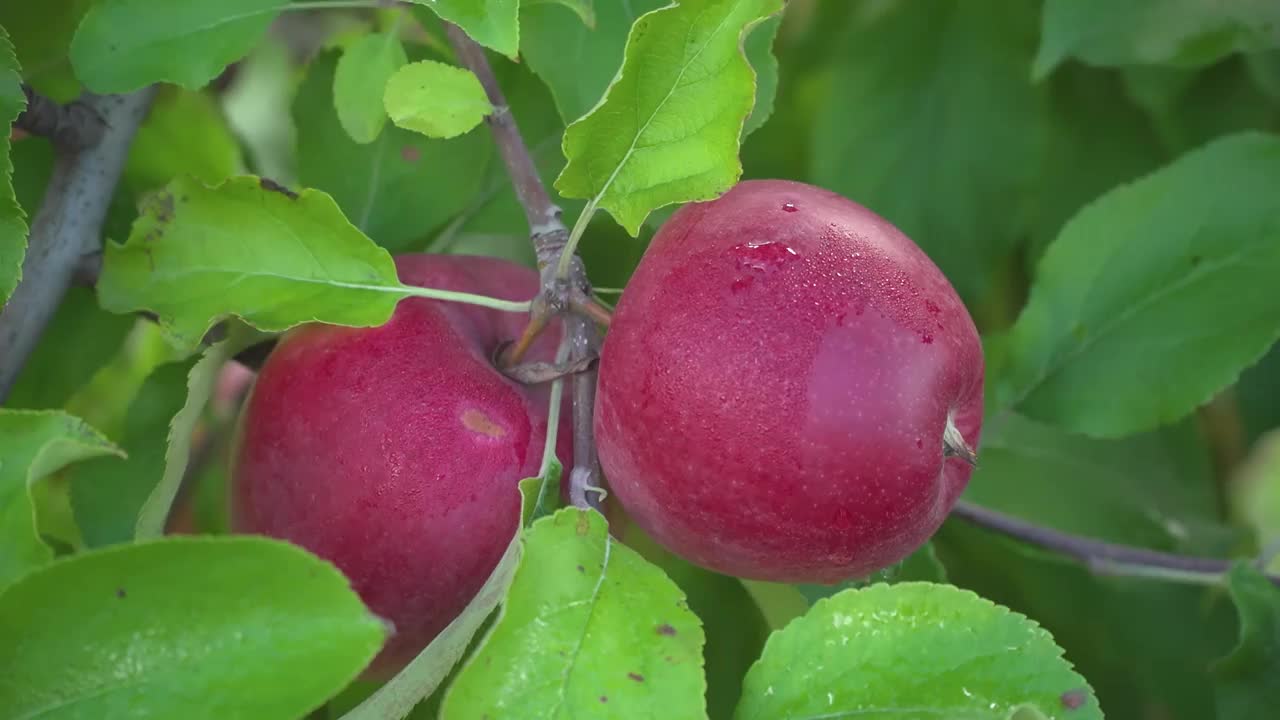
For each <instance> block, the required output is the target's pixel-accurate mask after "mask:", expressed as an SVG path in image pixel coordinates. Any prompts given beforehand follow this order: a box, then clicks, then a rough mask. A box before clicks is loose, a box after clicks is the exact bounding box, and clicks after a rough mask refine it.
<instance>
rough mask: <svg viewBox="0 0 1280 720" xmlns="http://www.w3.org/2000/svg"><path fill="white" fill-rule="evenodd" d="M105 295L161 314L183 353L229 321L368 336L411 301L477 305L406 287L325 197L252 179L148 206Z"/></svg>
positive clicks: (173, 192)
mask: <svg viewBox="0 0 1280 720" xmlns="http://www.w3.org/2000/svg"><path fill="white" fill-rule="evenodd" d="M97 287H98V297H99V300H100V302H101V303H102V306H103V307H104V308H106V309H107V310H110V311H112V312H133V311H136V310H141V309H148V310H152V311H154V312H155V313H156V314H157V315H158V316H159V318H160V322H161V324H162V325H163V327H164V328H165V329H166V330H167V332H168V333H169V335H170V336H171V337H172V338H173V339H174V341H175V344H177V345H178V346H180V347H183V348H194V347H195V345H196V344H197V343H198V342H200V339H201V337H202V336H203V335H204V333H205V332H206V331H207V330H208V329H209V328H210V327H212V326H213V324H214V323H215V322H217V321H218V320H219V319H221V318H224V317H227V316H229V315H236V316H238V317H240V318H242V319H244V320H245V321H246V322H248V323H249V324H251V325H253V326H254V327H256V328H258V329H259V330H264V331H267V332H275V331H283V330H287V329H288V328H290V327H293V326H295V325H299V324H302V323H305V322H310V321H318V322H324V323H330V324H335V325H348V326H355V327H364V326H374V325H380V324H382V323H384V322H386V321H387V319H388V318H390V317H391V313H392V311H393V310H394V309H395V306H396V303H397V302H398V301H399V300H400V299H401V298H402V297H405V296H408V295H422V296H431V297H438V298H441V299H465V298H473V297H474V296H470V295H466V294H464V293H449V292H443V291H434V290H423V289H419V288H410V287H406V286H404V285H401V284H400V281H399V280H398V279H397V276H396V270H395V264H394V262H393V261H392V259H391V256H390V255H389V254H388V253H387V252H386V251H385V250H383V249H382V248H380V247H378V246H376V245H374V244H373V243H371V242H369V239H368V238H366V237H365V236H364V235H363V234H361V233H360V231H359V230H356V229H355V228H354V227H352V226H351V224H350V223H348V222H347V219H346V218H345V217H343V216H342V212H341V211H340V210H339V209H338V206H337V205H336V204H334V202H333V199H332V198H330V197H329V196H328V195H325V194H324V193H322V192H320V191H317V190H304V191H302V193H301V194H298V193H294V192H292V191H289V190H287V189H284V188H281V187H279V186H277V185H274V184H272V183H270V182H269V181H266V180H259V179H258V178H254V177H239V178H233V179H232V180H229V181H227V182H226V183H223V184H222V185H220V186H218V187H216V188H209V187H206V186H204V185H202V184H200V183H198V182H195V181H192V180H190V179H187V178H179V179H177V180H175V181H174V182H172V183H170V185H169V186H168V187H167V188H166V189H165V190H164V191H163V192H159V193H156V194H155V195H152V196H149V197H148V198H147V199H146V202H145V205H144V207H143V209H142V215H141V216H140V217H139V218H138V221H137V222H136V223H134V226H133V232H132V234H131V235H130V236H129V240H128V242H127V243H125V244H124V245H118V244H115V243H111V244H108V246H107V249H106V255H105V259H104V263H103V268H102V275H101V277H100V278H99V280H98V286H97ZM493 303H494V304H493V305H492V306H493V307H500V308H504V309H515V307H514V306H515V305H517V304H516V303H502V302H499V301H493Z"/></svg>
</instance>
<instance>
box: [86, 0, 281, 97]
mask: <svg viewBox="0 0 1280 720" xmlns="http://www.w3.org/2000/svg"><path fill="white" fill-rule="evenodd" d="M288 2H289V0H222V1H221V2H171V1H170V0H99V1H98V2H96V3H94V4H93V6H92V7H90V8H89V11H88V12H87V13H85V15H84V19H83V20H81V21H80V26H79V28H78V29H77V30H76V34H75V37H74V38H73V39H72V41H71V65H72V67H74V68H75V72H76V77H78V78H79V79H80V81H81V82H83V83H84V84H85V86H86V87H88V88H89V89H90V90H93V91H94V92H98V93H125V92H132V91H133V90H137V89H139V88H142V87H144V86H146V85H150V84H152V83H156V82H169V83H173V84H176V85H181V86H182V87H185V88H188V89H190V90H196V89H199V88H201V87H204V86H205V85H206V84H207V83H208V82H209V81H210V80H212V79H214V78H215V77H217V76H218V74H219V73H221V72H222V70H223V69H224V68H225V67H226V66H227V65H230V64H231V63H233V62H235V61H236V60H239V59H240V58H242V57H244V56H245V55H246V54H247V53H248V52H249V51H250V50H251V49H252V48H253V46H254V45H255V44H256V43H257V42H258V41H259V40H261V39H262V36H263V35H264V34H265V33H266V31H267V27H268V26H269V25H270V24H271V21H272V20H274V19H275V16H276V14H277V13H278V12H279V11H280V10H281V8H283V7H284V6H285V5H288Z"/></svg>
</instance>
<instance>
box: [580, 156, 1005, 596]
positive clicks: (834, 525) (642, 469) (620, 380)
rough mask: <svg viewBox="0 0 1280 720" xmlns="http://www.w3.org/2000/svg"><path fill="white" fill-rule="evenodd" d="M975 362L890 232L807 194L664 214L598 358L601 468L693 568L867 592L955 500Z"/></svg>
mask: <svg viewBox="0 0 1280 720" xmlns="http://www.w3.org/2000/svg"><path fill="white" fill-rule="evenodd" d="M983 363H984V361H983V354H982V346H981V343H980V341H979V338H978V332H977V329H976V328H975V326H974V323H973V319H972V318H971V317H970V315H969V313H968V312H967V310H966V309H965V306H964V304H963V303H962V302H961V300H960V298H959V296H958V295H957V294H956V292H955V289H954V288H953V287H952V285H951V284H950V283H949V282H948V280H947V278H946V277H945V276H944V275H943V274H942V272H941V271H940V270H939V269H938V267H937V266H936V265H935V264H934V263H933V262H932V261H931V260H930V259H929V257H928V256H927V255H926V254H925V253H924V252H923V251H922V250H921V249H920V248H919V247H918V246H917V245H916V244H915V243H914V242H912V241H911V239H909V238H908V237H907V236H906V235H904V234H903V233H902V232H900V231H899V230H898V229H897V228H896V227H894V226H893V225H892V224H891V223H889V222H888V221H886V220H885V219H884V218H882V217H880V216H879V215H877V214H876V213H874V212H872V211H871V210H869V209H867V208H866V207H863V206H862V205H859V204H857V203H855V202H853V201H852V200H849V199H847V198H844V197H842V196H840V195H838V194H836V193H834V192H830V191H828V190H825V189H822V188H818V187H814V186H812V185H807V184H803V183H797V182H790V181H781V180H750V181H744V182H740V183H738V184H737V185H735V186H734V187H733V188H732V189H730V190H729V191H728V192H727V193H725V194H723V195H721V196H720V197H718V198H716V199H714V200H711V201H707V202H698V203H692V204H688V205H685V206H684V207H682V208H681V209H680V210H678V211H677V212H676V213H675V214H673V215H672V216H671V218H670V219H669V220H668V221H667V222H666V223H665V224H664V225H663V226H662V228H661V230H660V231H659V232H658V233H657V234H656V236H655V237H654V239H653V241H652V243H651V244H650V246H649V247H648V249H647V250H646V252H645V255H644V257H643V258H642V260H641V262H640V264H639V266H638V267H637V269H636V271H635V274H634V275H633V276H632V277H631V279H630V280H629V282H628V283H627V286H626V289H625V292H624V293H623V295H622V297H621V299H620V301H619V303H618V306H617V310H616V312H615V313H614V316H613V322H612V325H611V327H610V329H609V332H608V335H607V337H606V339H605V342H604V347H603V352H602V355H601V360H600V375H599V390H598V394H597V399H596V406H595V434H596V441H597V444H598V447H599V453H600V462H601V466H602V468H603V470H604V474H605V477H606V479H607V481H608V483H609V487H610V489H611V490H612V492H613V493H614V495H615V496H616V499H617V500H618V502H619V503H620V504H621V506H622V508H623V509H624V510H625V511H626V513H627V514H628V515H629V516H630V517H631V519H632V520H633V521H634V522H636V523H637V524H638V525H639V526H641V527H642V528H643V529H644V530H645V531H646V532H647V533H648V534H650V535H651V536H652V537H653V538H654V539H655V540H656V541H658V542H659V543H661V544H662V545H664V546H665V547H666V548H667V549H668V550H670V551H672V552H674V553H676V554H677V555H680V556H682V557H684V558H685V559H687V560H688V561H690V562H693V563H695V564H698V565H701V566H703V567H705V568H708V569H711V570H714V571H718V572H721V573H725V574H729V575H735V576H738V577H743V578H750V579H756V580H765V581H775V582H793V583H824V584H828V583H835V582H838V581H842V580H846V579H852V578H858V577H863V576H866V575H868V574H870V573H872V572H874V571H876V570H879V569H883V568H885V567H887V566H890V565H892V564H894V563H896V562H898V561H900V560H902V559H904V558H905V557H906V556H907V555H909V554H911V552H913V551H914V550H916V549H917V548H919V547H920V546H921V545H922V544H923V543H924V542H926V541H927V540H928V539H929V537H930V536H931V535H932V534H933V533H934V532H936V531H937V529H938V527H939V526H940V525H941V523H942V521H943V520H944V519H945V517H946V516H947V514H948V513H949V512H950V510H951V508H952V506H953V505H954V504H955V502H956V499H957V498H958V497H959V495H960V494H961V492H962V491H963V490H964V488H965V486H966V485H967V483H968V481H969V477H970V473H971V472H972V470H973V463H974V460H975V455H974V453H975V449H976V447H977V444H978V440H979V433H980V430H981V425H982V392H983V374H984V364H983Z"/></svg>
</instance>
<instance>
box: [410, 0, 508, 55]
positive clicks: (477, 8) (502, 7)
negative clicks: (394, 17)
mask: <svg viewBox="0 0 1280 720" xmlns="http://www.w3.org/2000/svg"><path fill="white" fill-rule="evenodd" d="M410 2H413V3H416V4H418V5H425V6H427V7H429V8H431V9H432V10H433V11H434V12H435V14H437V15H439V16H440V17H441V19H443V20H447V21H449V22H451V23H453V24H455V25H457V26H458V27H460V28H462V29H463V31H465V32H466V33H467V35H469V36H471V38H472V39H473V40H475V41H476V42H478V43H480V44H481V45H484V46H485V47H487V48H492V49H494V50H497V51H498V52H500V53H502V54H503V55H506V56H508V57H514V56H515V55H516V52H517V50H518V49H519V47H520V27H519V15H520V0H410Z"/></svg>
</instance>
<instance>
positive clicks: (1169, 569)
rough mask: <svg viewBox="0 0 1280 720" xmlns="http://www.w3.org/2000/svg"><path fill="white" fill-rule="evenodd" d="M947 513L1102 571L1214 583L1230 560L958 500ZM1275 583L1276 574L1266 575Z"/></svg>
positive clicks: (1279, 580) (1276, 582) (1106, 573)
mask: <svg viewBox="0 0 1280 720" xmlns="http://www.w3.org/2000/svg"><path fill="white" fill-rule="evenodd" d="M951 515H952V516H953V517H956V518H960V519H961V520H964V521H966V522H969V523H972V524H974V525H977V526H979V527H982V528H984V529H987V530H991V531H993V532H998V533H1000V534H1002V535H1008V536H1009V537H1012V538H1014V539H1017V540H1021V541H1022V542H1025V543H1028V544H1031V545H1035V546H1037V547H1041V548H1044V549H1046V550H1050V551H1053V552H1055V553H1058V554H1061V555H1066V556H1068V557H1072V558H1075V559H1076V560H1079V561H1080V562H1082V563H1084V565H1085V566H1086V567H1088V568H1089V569H1090V570H1092V571H1093V572H1096V573H1099V574H1102V575H1133V576H1140V577H1151V578H1158V579H1165V580H1178V581H1183V582H1195V583H1201V584H1217V583H1219V582H1220V581H1221V579H1222V575H1223V574H1224V573H1226V572H1227V571H1228V570H1229V569H1230V568H1231V566H1232V564H1234V561H1232V560H1224V559H1221V558H1206V557H1194V556H1190V555H1176V554H1174V553H1167V552H1161V551H1159V550H1148V549H1146V548H1138V547H1132V546H1130V545H1119V544H1116V543H1109V542H1104V541H1102V540H1094V539H1092V538H1087V537H1081V536H1079V535H1072V534H1070V533H1065V532H1061V531H1059V530H1054V529H1052V528H1047V527H1042V526H1039V525H1035V524H1033V523H1029V522H1027V521H1025V520H1020V519H1018V518H1015V517H1012V516H1010V515H1005V514H1004V513H1001V512H997V511H995V510H990V509H987V508H984V507H982V506H980V505H975V504H973V503H970V502H966V501H963V500H961V501H960V502H958V503H956V505H955V507H954V508H953V509H952V510H951ZM1267 577H1268V579H1269V580H1271V582H1272V583H1274V584H1275V585H1280V577H1277V576H1274V575H1268V576H1267Z"/></svg>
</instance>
